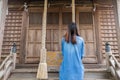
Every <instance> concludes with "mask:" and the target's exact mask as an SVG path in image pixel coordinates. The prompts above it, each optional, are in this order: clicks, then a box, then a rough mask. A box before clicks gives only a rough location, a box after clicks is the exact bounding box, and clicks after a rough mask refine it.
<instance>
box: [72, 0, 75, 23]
mask: <svg viewBox="0 0 120 80" xmlns="http://www.w3.org/2000/svg"><path fill="white" fill-rule="evenodd" d="M72 22H75V0H72Z"/></svg>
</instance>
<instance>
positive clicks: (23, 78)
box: [8, 73, 113, 80]
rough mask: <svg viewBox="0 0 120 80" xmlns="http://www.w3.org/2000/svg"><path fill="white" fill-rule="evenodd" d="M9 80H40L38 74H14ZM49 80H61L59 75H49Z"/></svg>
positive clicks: (90, 79)
mask: <svg viewBox="0 0 120 80" xmlns="http://www.w3.org/2000/svg"><path fill="white" fill-rule="evenodd" d="M8 80H38V79H36V73H13V74H11V76H10V78H9V79H8ZM48 80H59V79H58V75H57V76H56V74H54V75H53V74H51V73H49V79H48ZM84 80H113V79H107V78H104V79H100V78H95V77H94V78H84Z"/></svg>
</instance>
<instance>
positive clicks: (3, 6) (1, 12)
mask: <svg viewBox="0 0 120 80" xmlns="http://www.w3.org/2000/svg"><path fill="white" fill-rule="evenodd" d="M7 3H8V0H0V61H1V50H2V43H3V36H4V27H5V19H6V11H7Z"/></svg>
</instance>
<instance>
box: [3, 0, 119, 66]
mask: <svg viewBox="0 0 120 80" xmlns="http://www.w3.org/2000/svg"><path fill="white" fill-rule="evenodd" d="M97 3H101V1H99V0H98V1H97ZM111 5H112V4H111ZM114 6H115V5H114ZM114 6H113V7H111V6H108V7H106V6H103V7H101V6H100V5H97V9H96V12H93V11H92V8H91V7H90V8H84V7H80V8H79V7H78V8H76V21H77V24H78V30H79V33H80V35H81V36H82V37H83V38H84V40H85V44H86V47H85V48H86V53H85V59H84V60H83V62H84V63H86V64H88V63H89V64H91V63H94V64H97V63H104V60H105V42H107V41H108V42H110V44H111V46H112V52H113V54H114V55H115V56H116V57H117V58H118V59H119V48H118V46H119V44H118V39H119V37H118V31H117V29H118V27H117V19H116V15H115V14H116V12H115V7H114ZM42 12H43V9H41V8H36V9H35V8H31V11H30V10H29V13H27V14H26V13H25V12H23V11H17V10H16V11H9V14H8V15H7V18H6V24H5V30H4V31H5V33H4V40H3V46H2V59H4V58H5V57H6V56H7V55H8V54H9V51H10V47H11V46H12V43H13V42H15V43H16V44H17V62H18V63H20V62H21V63H38V62H39V56H40V49H41V37H42V34H41V30H42V27H41V24H42ZM36 15H37V16H36ZM81 15H82V16H81ZM83 17H84V20H83ZM71 20H72V15H71V8H66V9H65V8H64V9H62V8H54V9H53V8H51V9H50V8H48V16H47V37H46V48H47V51H48V52H47V55H48V57H47V63H48V65H52V66H59V65H60V62H61V60H62V57H61V53H60V45H61V38H62V36H63V35H64V34H65V32H66V27H67V25H68V24H69V23H70V22H71Z"/></svg>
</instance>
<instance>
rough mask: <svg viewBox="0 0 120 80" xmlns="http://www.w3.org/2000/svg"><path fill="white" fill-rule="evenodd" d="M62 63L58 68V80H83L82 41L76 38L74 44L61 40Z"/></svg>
mask: <svg viewBox="0 0 120 80" xmlns="http://www.w3.org/2000/svg"><path fill="white" fill-rule="evenodd" d="M62 54H63V62H62V64H61V67H60V80H83V76H84V67H83V64H82V58H83V55H84V40H83V39H82V38H81V37H79V36H76V44H72V43H71V42H69V43H68V42H66V41H65V38H63V39H62Z"/></svg>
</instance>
